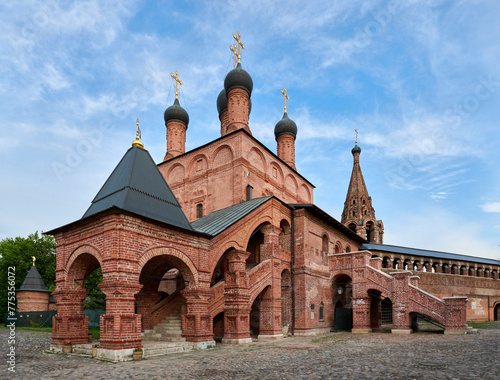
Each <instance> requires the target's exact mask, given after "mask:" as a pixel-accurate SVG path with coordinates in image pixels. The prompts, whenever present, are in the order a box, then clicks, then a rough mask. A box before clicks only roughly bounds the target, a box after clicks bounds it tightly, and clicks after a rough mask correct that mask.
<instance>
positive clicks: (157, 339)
mask: <svg viewBox="0 0 500 380" xmlns="http://www.w3.org/2000/svg"><path fill="white" fill-rule="evenodd" d="M145 341H147V342H170V343H184V342H185V341H186V338H182V337H166V336H148V337H147V338H145Z"/></svg>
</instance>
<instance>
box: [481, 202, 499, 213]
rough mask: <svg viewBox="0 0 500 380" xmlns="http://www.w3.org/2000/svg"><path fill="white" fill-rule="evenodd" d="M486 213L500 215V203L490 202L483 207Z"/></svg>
mask: <svg viewBox="0 0 500 380" xmlns="http://www.w3.org/2000/svg"><path fill="white" fill-rule="evenodd" d="M481 208H482V209H483V211H484V212H493V213H500V202H489V203H485V204H484V205H481Z"/></svg>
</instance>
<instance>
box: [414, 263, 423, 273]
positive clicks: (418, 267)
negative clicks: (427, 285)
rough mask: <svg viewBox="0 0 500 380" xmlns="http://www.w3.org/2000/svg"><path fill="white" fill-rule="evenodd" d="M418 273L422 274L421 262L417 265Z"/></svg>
mask: <svg viewBox="0 0 500 380" xmlns="http://www.w3.org/2000/svg"><path fill="white" fill-rule="evenodd" d="M413 265H415V263H414V264H413ZM412 270H413V268H412ZM417 272H422V264H421V263H420V262H418V263H417Z"/></svg>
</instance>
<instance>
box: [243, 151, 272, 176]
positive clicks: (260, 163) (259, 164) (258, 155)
mask: <svg viewBox="0 0 500 380" xmlns="http://www.w3.org/2000/svg"><path fill="white" fill-rule="evenodd" d="M247 159H248V162H250V163H251V164H252V165H253V166H255V167H256V168H257V169H260V170H261V171H262V172H264V173H265V171H266V168H267V165H266V158H265V157H264V154H263V153H262V151H261V150H260V149H258V148H256V147H252V149H250V152H248V158H247Z"/></svg>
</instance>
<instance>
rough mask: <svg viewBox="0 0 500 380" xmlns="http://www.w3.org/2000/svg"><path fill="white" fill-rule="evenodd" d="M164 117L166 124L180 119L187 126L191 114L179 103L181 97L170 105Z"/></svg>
mask: <svg viewBox="0 0 500 380" xmlns="http://www.w3.org/2000/svg"><path fill="white" fill-rule="evenodd" d="M163 119H164V120H165V124H167V122H169V121H171V120H178V121H181V122H183V123H184V124H185V125H186V128H187V126H188V124H189V115H188V113H187V112H186V110H185V109H184V108H182V107H181V105H180V104H179V99H177V98H176V99H175V101H174V104H172V105H171V106H170V107H168V108H167V109H166V110H165V113H164V114H163Z"/></svg>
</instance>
